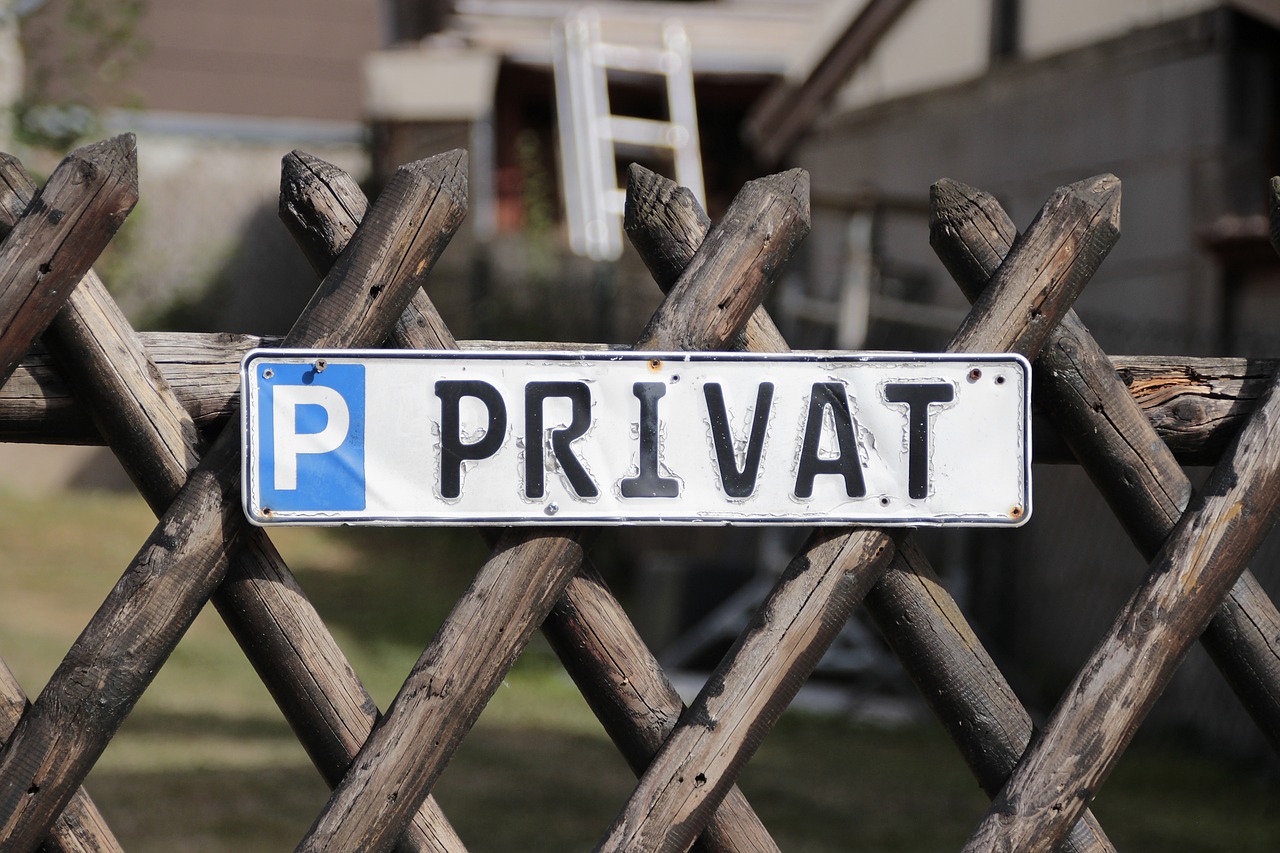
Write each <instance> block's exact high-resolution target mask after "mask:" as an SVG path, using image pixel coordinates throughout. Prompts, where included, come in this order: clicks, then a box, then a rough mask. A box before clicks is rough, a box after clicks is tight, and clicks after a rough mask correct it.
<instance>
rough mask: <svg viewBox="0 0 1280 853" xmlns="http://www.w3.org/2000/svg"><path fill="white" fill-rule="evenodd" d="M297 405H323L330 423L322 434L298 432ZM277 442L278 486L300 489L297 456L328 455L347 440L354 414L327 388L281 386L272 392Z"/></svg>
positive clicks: (275, 438)
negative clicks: (308, 454)
mask: <svg viewBox="0 0 1280 853" xmlns="http://www.w3.org/2000/svg"><path fill="white" fill-rule="evenodd" d="M298 406H320V407H321V408H323V409H324V410H325V414H326V415H327V416H328V422H327V423H326V424H325V425H324V429H322V430H320V431H319V432H304V433H299V432H298V419H297V410H298ZM271 417H272V421H273V424H274V433H275V435H274V440H275V469H276V471H275V473H276V476H275V481H276V482H275V487H276V489H296V488H298V454H300V453H328V452H330V451H331V450H337V449H338V448H339V447H341V446H342V442H343V441H345V440H346V438H347V430H348V428H349V427H350V425H351V412H350V410H349V409H348V408H347V401H346V400H344V399H342V395H341V394H339V393H338V392H337V391H335V390H333V389H332V388H328V387H326V386H324V385H280V386H278V387H277V388H276V389H275V390H274V391H273V393H272V397H271Z"/></svg>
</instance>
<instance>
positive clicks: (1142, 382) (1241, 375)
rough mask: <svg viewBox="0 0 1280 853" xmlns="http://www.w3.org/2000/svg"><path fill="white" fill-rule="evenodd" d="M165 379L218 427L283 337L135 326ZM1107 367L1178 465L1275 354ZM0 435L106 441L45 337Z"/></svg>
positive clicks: (1208, 453)
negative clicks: (255, 363) (244, 375)
mask: <svg viewBox="0 0 1280 853" xmlns="http://www.w3.org/2000/svg"><path fill="white" fill-rule="evenodd" d="M417 309H418V300H417V299H416V298H415V299H414V301H413V302H411V303H410V304H409V308H408V309H407V310H406V312H405V314H404V315H402V317H401V320H400V321H399V322H398V323H397V331H396V332H395V333H394V336H393V339H392V340H393V342H394V344H393V345H395V346H397V347H399V348H401V349H412V348H414V347H413V346H412V345H410V344H411V342H412V341H430V340H440V339H442V338H443V337H444V333H447V331H448V330H447V329H445V330H444V333H442V332H441V331H440V328H441V327H442V326H443V324H442V323H440V322H439V321H437V320H436V319H434V317H438V316H439V315H438V314H436V315H434V317H432V316H428V315H424V314H422V313H421V312H419V311H418V310H417ZM139 335H140V337H141V339H142V342H143V344H144V346H145V347H146V350H147V352H148V353H149V354H150V355H151V358H152V360H153V361H154V362H155V364H156V367H157V368H158V369H159V370H160V374H161V375H162V376H163V377H164V380H165V381H166V382H167V383H168V384H169V385H170V387H172V388H173V390H174V393H176V394H177V395H178V400H179V401H180V402H181V403H182V406H183V407H184V408H185V409H186V410H187V412H188V413H189V414H190V415H191V418H192V419H193V420H194V421H195V423H196V425H197V426H198V427H199V428H200V430H201V431H204V432H209V431H214V432H216V431H217V430H218V429H220V428H221V426H222V425H223V424H224V423H225V422H226V420H227V418H228V417H230V416H231V414H232V413H233V412H234V411H235V406H236V398H237V395H238V393H239V389H240V373H239V370H240V360H241V359H242V358H243V357H244V355H245V353H247V352H248V351H249V350H251V349H253V348H254V347H257V346H279V345H280V343H281V338H279V337H262V336H258V335H240V334H232V333H228V332H212V333H203V332H140V333H139ZM780 337H781V335H780V334H779V333H778V332H777V327H776V326H774V325H773V322H772V320H771V319H770V318H769V315H768V314H767V313H765V312H762V311H757V312H756V313H754V314H752V315H751V319H750V320H748V321H747V328H746V329H745V330H744V332H743V339H742V340H743V343H742V349H744V350H746V351H748V352H769V351H771V350H770V349H769V346H770V344H768V343H767V342H769V341H776V340H778V339H780ZM456 343H457V346H458V348H460V349H464V350H468V349H476V350H486V349H534V350H558V349H583V350H606V349H610V348H611V347H610V346H609V345H606V344H571V343H563V342H548V341H487V340H474V341H467V340H464V341H457V342H456ZM1108 360H1109V364H1110V369H1111V370H1113V371H1114V372H1115V373H1116V375H1117V376H1118V377H1119V378H1120V380H1121V382H1123V383H1124V384H1125V386H1126V387H1127V388H1128V390H1129V394H1130V395H1131V396H1132V397H1133V398H1134V401H1135V402H1137V404H1138V407H1139V408H1140V409H1141V410H1142V413H1143V414H1144V415H1145V416H1146V418H1147V420H1148V421H1149V422H1150V423H1151V426H1152V427H1153V428H1154V429H1155V431H1156V434H1157V435H1158V436H1159V437H1160V440H1161V441H1163V442H1164V443H1165V444H1166V445H1167V446H1168V447H1169V449H1170V450H1171V451H1172V452H1173V454H1174V458H1175V459H1177V461H1178V462H1179V464H1181V465H1212V464H1213V463H1215V462H1217V461H1218V459H1219V458H1220V457H1221V455H1222V450H1223V448H1224V447H1226V445H1227V444H1228V443H1229V442H1230V441H1231V439H1232V437H1233V436H1235V434H1236V433H1237V432H1239V431H1240V427H1241V426H1243V424H1244V422H1245V421H1246V420H1248V417H1249V414H1250V413H1251V412H1252V411H1253V410H1254V408H1255V407H1256V406H1257V403H1258V400H1259V398H1260V397H1261V396H1262V393H1263V391H1265V390H1266V386H1267V382H1268V380H1269V379H1270V377H1271V374H1272V373H1274V372H1275V369H1276V368H1277V366H1280V361H1277V360H1274V359H1244V358H1207V357H1200V356H1177V355H1149V356H1143V355H1113V356H1109V357H1108ZM0 441H11V442H27V443H33V444H86V445H93V444H103V443H104V441H103V438H102V436H101V434H100V433H98V431H97V430H96V428H95V427H94V426H93V423H92V420H91V419H90V417H89V414H88V413H87V412H86V411H84V409H83V407H81V406H80V405H79V404H78V403H77V402H76V400H75V397H74V396H73V395H72V393H71V391H70V389H68V388H67V386H66V382H65V381H64V380H63V378H62V376H61V374H60V373H59V372H58V369H57V367H56V366H55V365H54V364H53V362H52V359H50V358H49V355H48V353H47V352H46V351H45V350H44V348H43V346H42V345H40V344H39V343H37V344H36V345H35V346H33V347H32V349H31V351H29V352H28V353H27V355H26V356H25V357H24V358H23V359H22V363H21V364H19V365H18V368H17V370H15V371H14V373H13V375H12V376H11V377H10V378H9V381H7V382H6V383H4V385H0ZM1034 443H1035V448H1034V458H1035V461H1036V462H1044V463H1074V462H1075V461H1076V457H1075V456H1074V455H1073V454H1072V453H1071V450H1070V448H1068V447H1067V445H1066V443H1065V442H1064V441H1063V440H1062V437H1061V436H1060V435H1058V433H1057V428H1056V427H1055V426H1054V425H1053V422H1052V421H1050V420H1049V419H1047V418H1042V419H1039V420H1038V421H1037V423H1036V425H1035V430H1034Z"/></svg>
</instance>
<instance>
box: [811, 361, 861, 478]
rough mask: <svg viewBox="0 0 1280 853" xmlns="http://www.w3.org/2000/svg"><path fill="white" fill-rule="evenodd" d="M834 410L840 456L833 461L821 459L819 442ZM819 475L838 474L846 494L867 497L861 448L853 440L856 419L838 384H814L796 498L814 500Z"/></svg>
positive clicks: (833, 417) (842, 389) (847, 398)
mask: <svg viewBox="0 0 1280 853" xmlns="http://www.w3.org/2000/svg"><path fill="white" fill-rule="evenodd" d="M828 407H830V408H831V416H832V420H834V421H835V425H836V445H837V446H838V447H839V448H840V455H839V456H837V457H836V458H834V459H820V458H818V442H819V441H820V440H821V438H822V421H823V420H824V416H825V414H826V410H827V408H828ZM819 474H839V475H840V476H842V477H844V490H845V493H846V494H847V495H848V496H849V497H851V498H860V497H862V496H863V495H865V494H866V493H867V486H866V483H864V482H863V479H862V460H861V459H860V458H859V457H858V445H857V442H855V441H854V440H853V415H852V414H851V413H850V412H849V397H848V396H847V395H846V394H845V391H844V385H843V384H841V383H839V382H815V383H814V384H813V395H812V396H811V397H810V398H809V419H808V421H807V422H806V424H805V428H804V445H803V446H802V447H801V448H800V471H799V473H797V474H796V489H795V495H796V497H798V498H809V497H813V480H814V478H815V477H817V476H818V475H819Z"/></svg>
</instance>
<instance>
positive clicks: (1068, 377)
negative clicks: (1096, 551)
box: [930, 181, 1280, 749]
mask: <svg viewBox="0 0 1280 853" xmlns="http://www.w3.org/2000/svg"><path fill="white" fill-rule="evenodd" d="M932 196H933V200H934V203H935V211H936V212H935V215H934V217H933V220H932V221H931V237H930V242H931V243H933V244H934V248H935V250H936V251H937V252H938V254H939V256H940V257H942V258H944V263H946V264H947V266H948V267H949V268H950V269H951V271H952V274H953V275H954V276H956V280H957V282H958V283H959V284H960V286H961V289H962V290H964V291H965V293H966V294H967V295H970V298H973V294H974V293H975V292H976V290H977V288H979V287H980V286H981V284H980V283H979V282H980V281H981V280H982V279H983V278H984V277H985V276H989V275H990V274H991V272H992V271H993V270H994V267H995V262H996V261H995V258H996V256H998V255H999V254H1000V253H1001V252H1002V251H1005V250H1006V249H1007V247H1008V246H1009V245H1010V244H1011V242H1012V239H1013V236H1012V235H1013V224H1012V222H1009V221H1008V217H1007V216H1004V211H1003V210H1001V209H1000V208H999V205H998V204H996V202H995V200H994V199H993V198H991V197H990V196H988V195H986V194H985V193H981V192H979V191H978V190H975V189H973V188H972V187H967V186H965V185H963V184H959V183H956V182H954V181H940V182H939V183H938V184H937V185H935V187H934V190H933V192H932ZM967 211H972V212H973V213H972V215H967V214H966V212H967ZM1001 217H1003V222H1002V221H1001ZM966 246H975V247H978V248H977V249H969V248H966ZM980 250H985V251H986V252H987V256H986V257H984V258H979V257H978V255H979V254H980ZM946 259H969V260H967V261H964V260H961V261H955V260H952V261H950V262H948V261H947V260H946ZM1241 366H1242V367H1243V369H1244V370H1246V371H1251V373H1246V374H1237V375H1236V377H1235V378H1232V379H1230V380H1228V381H1227V382H1224V383H1222V385H1223V386H1226V385H1227V384H1228V383H1229V384H1230V385H1232V386H1234V387H1235V388H1236V389H1238V390H1237V391H1236V392H1235V393H1237V394H1241V393H1242V392H1241V390H1239V389H1243V388H1244V387H1245V385H1246V382H1245V381H1244V378H1243V376H1247V377H1248V382H1247V385H1248V389H1249V390H1248V391H1247V392H1244V393H1247V396H1248V400H1249V404H1250V405H1249V406H1244V405H1242V406H1241V407H1240V408H1250V410H1251V404H1254V403H1256V400H1257V398H1258V397H1259V396H1260V395H1261V393H1262V392H1263V391H1264V390H1265V387H1264V385H1265V383H1264V382H1263V381H1262V377H1261V375H1260V372H1259V371H1258V368H1257V367H1256V366H1253V367H1250V366H1249V365H1248V364H1247V363H1243V364H1242V365H1241ZM1213 369H1214V370H1218V371H1221V368H1220V367H1218V366H1217V365H1215V366H1214V368H1213ZM1205 372H1206V374H1207V373H1208V370H1206V371H1205ZM1273 372H1274V369H1273ZM1220 375H1221V374H1220ZM1205 384H1206V383H1204V382H1203V380H1202V374H1201V373H1200V368H1199V365H1197V366H1190V365H1182V366H1178V367H1170V366H1167V365H1166V366H1157V365H1155V364H1153V363H1152V360H1149V359H1135V360H1134V363H1133V364H1132V365H1131V366H1126V367H1123V368H1121V369H1120V370H1119V371H1117V370H1114V369H1113V362H1112V361H1111V360H1109V359H1108V358H1107V357H1106V355H1105V354H1104V353H1103V351H1102V349H1101V348H1100V347H1099V346H1098V345H1097V343H1096V342H1095V341H1094V340H1093V338H1092V336H1090V334H1089V331H1088V329H1086V328H1085V326H1084V324H1083V323H1082V322H1080V319H1079V318H1078V317H1076V316H1075V314H1074V312H1073V313H1071V314H1069V315H1068V316H1067V317H1066V319H1064V320H1063V323H1062V325H1061V326H1060V327H1059V329H1057V330H1056V331H1055V332H1054V334H1053V335H1052V336H1051V337H1050V340H1049V344H1048V345H1047V346H1046V347H1045V349H1044V351H1043V352H1041V354H1040V358H1039V359H1038V360H1037V363H1036V388H1037V392H1036V398H1037V400H1038V401H1039V403H1040V405H1041V407H1042V408H1043V409H1045V410H1047V411H1048V412H1049V413H1050V415H1051V416H1052V418H1053V419H1054V421H1055V422H1056V425H1057V426H1058V428H1059V431H1060V434H1061V435H1062V436H1063V437H1064V438H1065V439H1066V443H1067V445H1068V446H1069V447H1070V448H1071V450H1072V452H1073V455H1074V456H1075V457H1077V458H1078V459H1079V460H1080V463H1081V464H1082V465H1083V466H1084V468H1085V470H1086V471H1087V472H1088V473H1089V476H1090V477H1091V478H1092V480H1093V482H1094V484H1095V485H1097V487H1098V489H1099V491H1100V492H1101V493H1102V495H1103V497H1104V498H1105V499H1106V500H1107V503H1108V504H1109V505H1110V506H1111V507H1112V509H1113V511H1114V512H1115V513H1116V517H1117V518H1118V519H1119V520H1120V521H1121V523H1122V524H1123V525H1124V527H1125V530H1126V531H1127V532H1128V533H1129V536H1130V538H1131V539H1132V540H1133V542H1134V544H1135V545H1137V547H1138V549H1139V551H1140V552H1141V553H1142V554H1143V556H1144V557H1146V559H1147V560H1151V559H1153V558H1154V557H1155V554H1156V552H1157V551H1158V550H1159V548H1160V547H1161V545H1163V544H1164V542H1165V540H1166V539H1167V538H1168V536H1169V534H1170V532H1171V531H1172V530H1173V528H1174V525H1176V524H1177V522H1178V519H1179V517H1180V516H1181V515H1182V511H1183V509H1184V508H1185V507H1186V504H1187V501H1188V500H1189V499H1190V496H1191V493H1192V488H1191V482H1190V480H1188V479H1187V476H1186V474H1184V473H1183V471H1182V468H1181V467H1180V466H1179V464H1178V460H1177V459H1176V458H1175V457H1174V455H1173V453H1172V452H1171V451H1170V449H1169V448H1168V447H1167V446H1166V445H1165V443H1164V442H1163V441H1161V438H1160V436H1159V435H1158V433H1157V431H1156V429H1155V428H1153V424H1152V423H1151V421H1150V418H1149V417H1147V416H1145V415H1144V413H1143V412H1142V411H1141V409H1140V408H1139V406H1138V405H1137V404H1136V400H1135V396H1134V395H1135V394H1141V395H1143V396H1145V397H1155V398H1160V399H1162V400H1163V401H1164V402H1169V401H1176V402H1174V403H1173V406H1174V409H1175V410H1178V411H1182V412H1183V414H1184V418H1183V422H1190V421H1193V420H1197V419H1198V414H1195V413H1196V412H1198V411H1199V407H1193V412H1188V411H1187V409H1188V398H1187V397H1185V396H1184V391H1183V389H1186V388H1190V387H1196V386H1199V387H1202V388H1203V387H1204V385H1205ZM1240 418H1241V416H1240V415H1234V416H1233V419H1234V420H1236V421H1237V422H1238V421H1239V420H1240ZM1278 636H1280V611H1277V609H1276V607H1275V605H1274V604H1273V603H1272V601H1271V599H1270V597H1269V596H1267V595H1266V594H1265V593H1264V592H1262V590H1261V588H1260V587H1259V585H1258V583H1257V581H1256V580H1255V579H1254V578H1253V576H1252V575H1251V574H1249V573H1247V572H1246V573H1245V575H1243V576H1242V577H1241V579H1240V581H1239V582H1238V583H1237V584H1236V586H1235V587H1234V588H1233V589H1232V592H1231V594H1230V595H1229V596H1228V597H1227V600H1226V601H1225V602H1224V603H1223V605H1222V607H1221V608H1220V609H1219V612H1218V614H1217V615H1216V616H1215V617H1214V620H1213V622H1212V623H1210V627H1209V629H1208V631H1206V632H1205V634H1204V636H1203V638H1202V639H1203V642H1204V644H1205V648H1206V649H1207V650H1208V651H1209V654H1210V655H1211V656H1212V657H1213V659H1214V660H1215V662H1217V664H1218V666H1219V668H1220V669H1221V671H1222V672H1223V674H1224V675H1225V676H1226V678H1227V680H1228V682H1229V683H1230V684H1231V686H1232V688H1233V689H1234V690H1235V691H1236V694H1237V695H1238V696H1239V697H1240V698H1241V700H1242V701H1243V702H1244V705H1245V707H1246V709H1247V710H1248V711H1249V713H1250V714H1251V715H1252V716H1253V718H1254V720H1255V721H1256V722H1257V723H1258V725H1259V727H1260V728H1261V730H1262V732H1263V733H1264V735H1266V737H1267V738H1268V739H1269V740H1270V741H1271V743H1272V745H1273V746H1276V747H1277V748H1278V749H1280V648H1277V645H1276V643H1275V638H1276V637H1278Z"/></svg>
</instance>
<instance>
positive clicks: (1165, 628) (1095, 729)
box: [964, 384, 1280, 853]
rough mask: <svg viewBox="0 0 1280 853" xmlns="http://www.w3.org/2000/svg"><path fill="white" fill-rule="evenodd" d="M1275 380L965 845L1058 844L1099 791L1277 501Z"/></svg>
mask: <svg viewBox="0 0 1280 853" xmlns="http://www.w3.org/2000/svg"><path fill="white" fill-rule="evenodd" d="M1277 441H1280V394H1277V393H1276V385H1275V384H1273V385H1272V388H1271V390H1270V391H1269V392H1268V397H1267V399H1266V400H1265V401H1264V402H1263V405H1262V406H1261V407H1260V408H1259V409H1258V410H1257V411H1256V412H1255V413H1254V415H1253V417H1252V418H1251V419H1250V421H1249V424H1248V425H1247V426H1246V427H1245V429H1244V431H1243V432H1242V433H1241V434H1240V437H1239V439H1238V440H1237V443H1236V445H1235V448H1234V452H1233V453H1232V454H1231V456H1230V458H1228V459H1224V460H1223V461H1222V462H1221V463H1219V465H1218V466H1217V467H1216V468H1215V469H1214V472H1213V474H1212V475H1211V476H1210V478H1209V481H1208V482H1207V483H1206V484H1205V486H1204V488H1203V489H1202V490H1201V494H1200V495H1199V496H1198V497H1197V498H1196V500H1195V501H1194V502H1193V503H1192V505H1191V507H1190V508H1189V509H1188V510H1187V512H1186V513H1184V514H1183V516H1182V520H1181V521H1180V522H1179V523H1178V526H1177V527H1176V528H1175V529H1174V531H1173V533H1172V534H1171V535H1170V537H1169V539H1168V540H1167V542H1166V543H1165V546H1164V547H1163V548H1162V549H1161V550H1160V553H1159V554H1158V555H1157V556H1156V559H1155V560H1154V561H1153V562H1152V565H1151V570H1150V572H1149V573H1148V575H1147V577H1146V578H1145V579H1144V581H1143V582H1142V584H1141V585H1140V586H1139V587H1138V589H1137V590H1136V591H1135V592H1134V594H1133V595H1132V596H1131V597H1130V598H1129V600H1128V601H1127V602H1126V603H1125V605H1124V607H1123V608H1122V609H1121V611H1120V613H1119V615H1118V616H1117V618H1116V621H1115V622H1114V623H1113V624H1112V626H1111V629H1110V630H1109V631H1108V633H1107V636H1106V637H1105V638H1104V639H1103V641H1102V643H1101V644H1100V645H1099V647H1098V648H1097V650H1096V651H1095V652H1094V653H1093V654H1092V655H1091V656H1090V658H1089V661H1088V662H1087V663H1086V664H1085V665H1084V667H1083V668H1082V669H1081V671H1080V673H1079V674H1078V675H1077V676H1076V678H1075V679H1074V681H1073V682H1072V683H1071V685H1070V686H1069V687H1068V688H1067V690H1066V692H1065V693H1064V694H1063V699H1062V701H1061V702H1060V703H1059V705H1058V707H1057V708H1056V709H1055V710H1054V713H1053V715H1052V717H1051V718H1050V720H1049V722H1048V724H1047V725H1046V726H1045V728H1044V731H1043V733H1042V735H1041V737H1040V739H1039V740H1037V741H1036V742H1035V743H1034V744H1033V745H1032V746H1031V747H1030V749H1028V751H1027V754H1026V755H1025V756H1024V757H1023V759H1022V761H1021V762H1020V763H1019V765H1018V767H1017V769H1016V770H1015V771H1014V773H1013V776H1012V777H1011V778H1010V779H1009V782H1008V783H1007V784H1006V785H1005V787H1004V790H1003V791H1002V792H1001V794H1000V796H999V797H997V798H996V800H995V802H994V803H993V804H992V807H991V810H990V811H989V812H988V813H987V815H986V817H985V818H984V819H983V821H982V823H981V824H980V825H979V826H978V829H977V830H976V831H975V833H974V835H973V836H972V837H971V838H970V839H969V843H968V844H967V845H966V846H965V848H964V849H965V850H966V851H974V853H976V851H989V850H1026V851H1050V850H1053V849H1054V848H1055V845H1056V844H1057V843H1058V841H1059V840H1060V839H1061V837H1062V835H1063V833H1064V832H1065V829H1066V827H1068V826H1069V825H1070V823H1071V822H1074V821H1075V819H1076V818H1077V817H1078V816H1079V814H1080V813H1081V811H1082V810H1083V809H1084V808H1085V807H1086V806H1087V804H1088V802H1089V800H1090V799H1091V798H1092V797H1093V796H1094V794H1095V793H1096V792H1097V791H1098V789H1099V787H1100V786H1101V785H1102V783H1103V781H1104V780H1105V779H1106V777H1107V775H1108V774H1109V773H1110V771H1111V769H1112V768H1113V767H1114V766H1115V762H1116V760H1117V759H1118V758H1119V756H1120V754H1121V753H1122V752H1123V751H1124V749H1125V747H1126V746H1127V745H1128V744H1129V741H1130V740H1131V739H1132V737H1133V734H1134V732H1135V731H1136V730H1137V727H1138V726H1139V725H1140V724H1141V722H1142V720H1143V719H1144V718H1145V716H1146V713H1147V712H1148V711H1149V710H1150V708H1151V705H1152V704H1153V703H1154V702H1155V700H1156V698H1157V697H1158V696H1159V695H1160V692H1161V691H1162V690H1163V689H1164V687H1165V685H1166V684H1167V683H1168V681H1169V679H1170V678H1171V677H1172V676H1173V673H1174V671H1175V670H1176V669H1177V666H1178V664H1179V663H1180V662H1181V660H1182V658H1183V656H1184V655H1185V653H1186V651H1187V649H1188V648H1189V647H1190V645H1191V643H1192V642H1194V641H1195V639H1196V637H1198V636H1199V635H1200V633H1201V632H1202V631H1203V630H1204V629H1205V627H1207V625H1208V623H1209V620H1210V617H1211V616H1212V615H1213V613H1214V611H1215V610H1216V609H1217V608H1218V607H1219V606H1220V604H1221V602H1222V600H1223V598H1224V597H1225V596H1226V595H1227V593H1228V591H1229V590H1230V589H1231V587H1232V585H1233V584H1234V583H1235V582H1236V580H1237V578H1238V577H1239V576H1240V574H1241V573H1242V572H1243V571H1244V568H1245V563H1246V562H1247V561H1248V559H1249V558H1250V557H1251V556H1252V554H1253V552H1254V551H1255V550H1256V548H1257V546H1258V545H1259V544H1260V543H1261V541H1262V539H1263V538H1264V537H1265V535H1266V534H1267V532H1269V531H1270V529H1271V527H1272V524H1273V522H1274V520H1275V513H1276V509H1277V506H1278V505H1280V457H1277V455H1276V454H1275V452H1274V448H1275V446H1276V442H1277Z"/></svg>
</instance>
